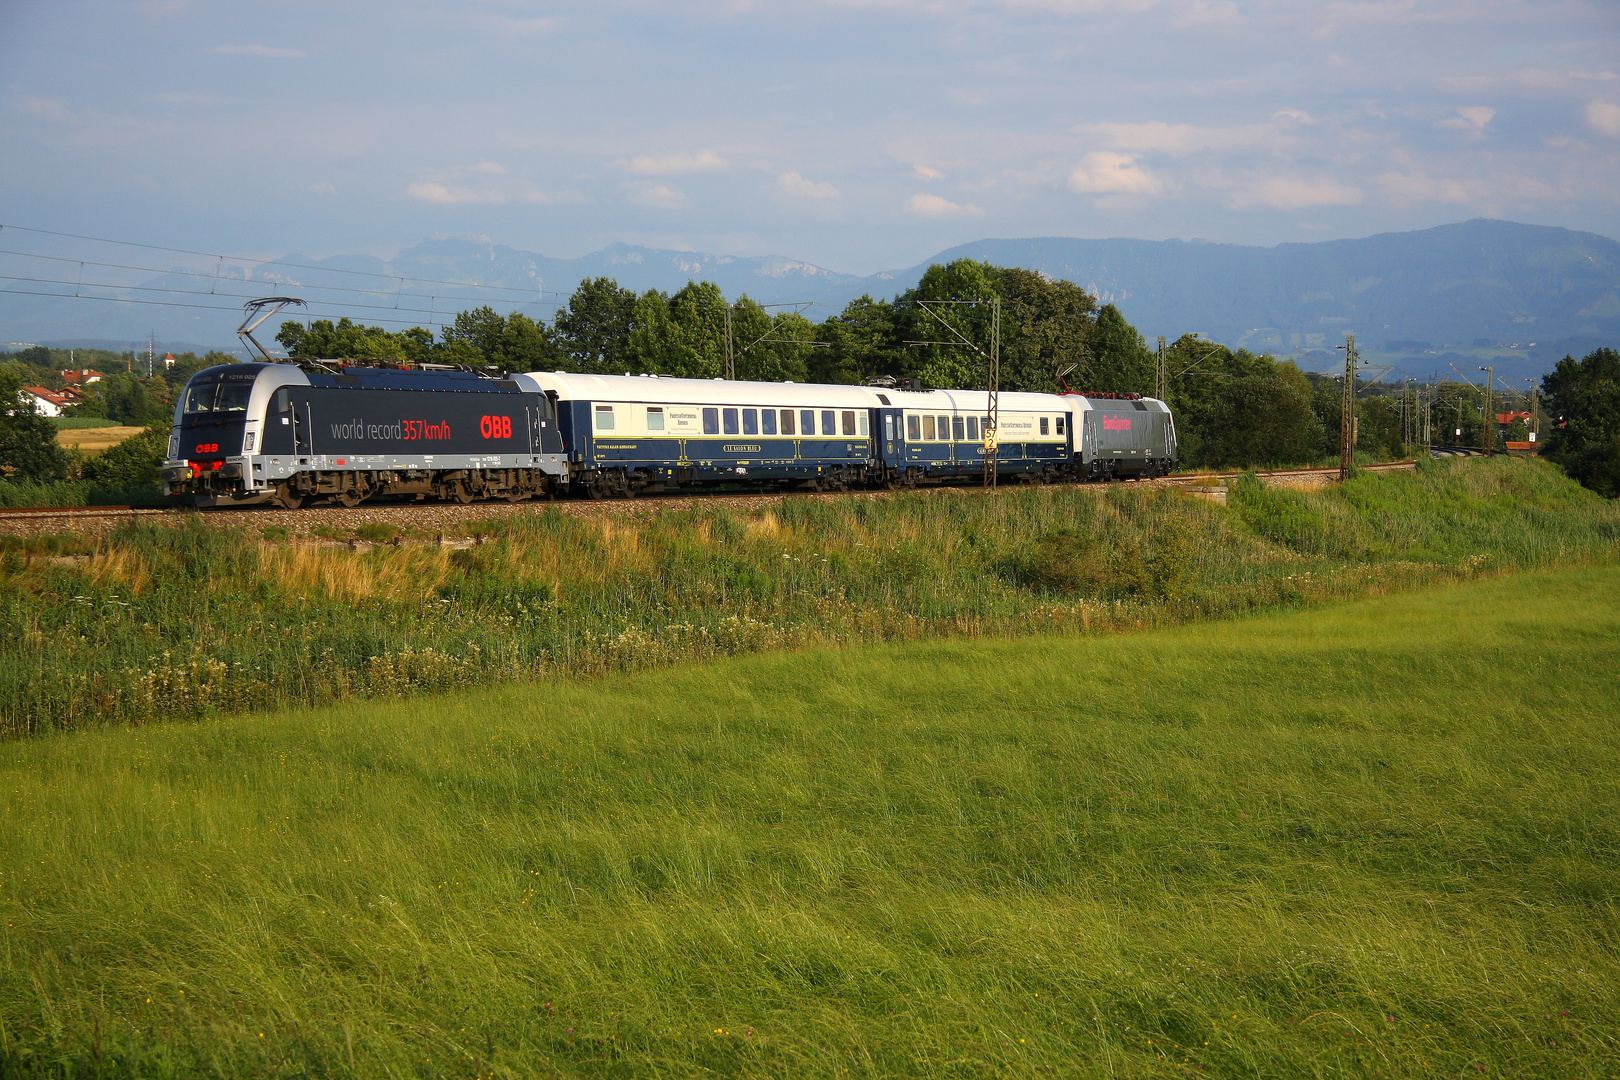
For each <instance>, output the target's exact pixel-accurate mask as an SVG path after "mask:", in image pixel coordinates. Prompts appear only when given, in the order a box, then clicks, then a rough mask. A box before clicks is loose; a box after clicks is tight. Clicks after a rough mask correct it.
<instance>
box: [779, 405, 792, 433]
mask: <svg viewBox="0 0 1620 1080" xmlns="http://www.w3.org/2000/svg"><path fill="white" fill-rule="evenodd" d="M782 434H784V435H792V434H793V410H792V409H783V410H782Z"/></svg>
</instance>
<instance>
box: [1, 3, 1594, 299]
mask: <svg viewBox="0 0 1620 1080" xmlns="http://www.w3.org/2000/svg"><path fill="white" fill-rule="evenodd" d="M1617 76H1620V4H1615V3H1613V2H1612V0H1606V2H1581V0H1561V2H1509V0H1467V2H1458V0H1432V2H1394V0H1372V2H1348V0H1347V2H1330V3H1302V2H1276V0H1266V2H1229V0H1162V2H1161V0H1119V2H1115V0H983V2H956V0H832V2H815V0H795V2H776V0H755V2H745V0H743V2H734V3H698V2H681V0H672V2H667V3H656V4H655V3H635V2H611V0H609V2H598V3H589V4H583V3H582V4H572V3H530V2H525V0H441V2H435V3H417V2H413V0H390V2H388V3H381V2H371V0H353V2H343V0H336V2H333V0H328V2H325V3H309V2H303V0H266V2H260V3H255V4H251V5H248V4H240V3H216V2H203V0H136V2H122V0H101V2H96V3H85V2H77V0H53V2H44V0H3V2H0V131H3V134H4V138H3V140H0V146H3V148H4V149H3V152H0V223H6V224H16V225H25V226H32V227H37V228H47V229H58V230H63V231H69V232H77V233H88V234H91V235H96V236H110V237H116V238H121V239H129V240H138V241H142V242H148V243H157V244H167V245H171V246H174V247H181V248H202V249H204V250H209V251H224V252H228V253H231V254H241V255H264V256H272V255H279V254H282V253H285V252H290V251H296V252H299V253H301V254H304V255H309V256H314V257H321V256H325V255H329V254H334V253H338V252H368V253H372V254H377V255H382V256H385V257H386V256H387V255H389V254H392V253H393V252H394V251H397V250H398V249H400V248H403V247H406V246H409V245H411V244H413V243H415V242H417V241H418V240H421V239H423V238H424V237H427V236H430V235H434V234H477V235H484V236H488V237H490V238H492V239H494V240H496V241H498V242H501V243H506V244H510V245H512V246H515V247H520V248H526V249H530V250H535V251H541V252H544V253H546V254H549V255H557V256H572V255H579V254H583V253H585V252H588V251H591V250H594V249H596V248H599V247H601V246H602V245H603V244H605V243H608V242H610V241H614V240H623V241H628V242H632V243H644V244H649V245H652V246H658V247H675V248H690V249H693V250H698V251H709V252H720V253H727V254H767V253H770V254H779V255H787V256H791V257H795V258H800V259H804V260H807V261H810V262H814V263H817V264H819V265H822V266H826V267H829V268H831V269H835V270H840V271H846V272H852V273H869V272H872V271H876V270H880V269H887V268H893V267H900V266H907V265H910V264H913V263H916V262H918V261H919V260H921V259H922V258H925V257H926V256H928V255H931V254H933V253H935V252H937V251H939V250H940V249H942V248H945V247H947V246H949V245H951V244H955V243H960V242H963V241H966V240H972V239H977V238H980V237H986V236H999V237H1016V236H1043V235H1062V236H1082V237H1102V236H1138V237H1145V238H1152V239H1157V238H1164V237H1183V238H1191V237H1203V238H1206V239H1211V240H1222V241H1233V242H1239V243H1251V244H1274V243H1279V242H1284V241H1310V240H1320V239H1329V238H1335V237H1351V236H1363V235H1367V234H1370V233H1375V232H1385V231H1394V230H1404V229H1410V228H1421V227H1425V226H1429V225H1435V224H1440V223H1443V222H1448V221H1458V220H1462V219H1465V218H1470V217H1476V216H1481V215H1484V216H1497V217H1506V218H1511V219H1513V220H1518V221H1527V222H1534V223H1540V224H1551V225H1564V226H1568V227H1571V228H1577V229H1587V230H1591V231H1594V232H1600V233H1604V234H1606V235H1609V236H1620V77H1617ZM0 246H3V245H0Z"/></svg>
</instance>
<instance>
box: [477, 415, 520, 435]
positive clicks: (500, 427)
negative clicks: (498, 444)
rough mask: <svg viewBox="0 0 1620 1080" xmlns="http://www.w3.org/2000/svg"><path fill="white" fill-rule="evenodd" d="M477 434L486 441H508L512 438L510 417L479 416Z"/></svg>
mask: <svg viewBox="0 0 1620 1080" xmlns="http://www.w3.org/2000/svg"><path fill="white" fill-rule="evenodd" d="M478 433H479V434H480V435H482V436H483V437H484V438H486V439H510V438H511V437H512V418H511V417H510V416H480V417H479V418H478Z"/></svg>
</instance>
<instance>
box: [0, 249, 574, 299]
mask: <svg viewBox="0 0 1620 1080" xmlns="http://www.w3.org/2000/svg"><path fill="white" fill-rule="evenodd" d="M0 255H15V256H18V257H20V258H24V259H42V260H48V261H50V262H62V263H72V264H76V265H78V266H80V267H84V266H99V267H102V268H103V269H108V270H135V271H139V272H141V273H147V274H172V275H174V276H176V277H192V278H206V279H208V280H209V281H211V282H214V283H216V284H217V283H219V282H220V281H222V280H224V281H229V280H231V279H228V278H226V279H221V278H220V276H219V271H218V269H217V268H216V270H215V271H214V272H213V273H205V272H203V271H200V270H185V269H182V268H179V267H173V268H169V269H164V268H162V267H157V266H134V265H131V264H129V263H110V262H97V261H96V260H94V259H75V258H72V257H71V256H66V255H42V254H39V253H38V252H33V251H13V250H11V249H9V248H0ZM222 258H223V256H222ZM259 265H263V264H259ZM305 269H310V270H315V271H318V272H320V273H325V272H327V271H326V268H325V267H306V268H305ZM13 280H31V279H23V278H16V279H13ZM40 280H44V279H40ZM240 280H241V281H242V282H243V283H247V282H250V281H252V280H253V279H251V278H246V277H244V278H241V279H240ZM388 280H390V281H395V282H398V283H399V285H398V287H397V288H393V289H364V288H360V287H357V286H356V287H348V286H342V285H313V284H307V283H303V282H298V283H296V284H298V285H299V287H300V288H305V289H322V290H325V291H328V292H352V293H358V294H360V295H361V296H397V295H399V294H400V292H401V291H402V290H403V288H404V284H405V282H407V281H412V282H419V283H421V284H423V285H444V284H449V285H455V286H456V287H457V288H465V289H502V290H506V289H510V286H506V285H475V284H472V283H470V282H441V281H438V280H436V279H433V278H413V277H404V276H401V275H399V274H391V275H388ZM105 287H106V288H115V289H134V288H139V286H135V285H109V286H105ZM513 291H519V292H522V293H524V295H526V296H533V297H542V296H562V295H564V294H562V293H560V292H557V291H556V290H554V289H538V290H536V289H521V290H513ZM209 294H210V295H215V294H214V290H213V288H210V289H209ZM423 295H427V294H425V293H424V294H423ZM465 299H474V298H473V297H466V298H465ZM527 304H551V305H553V306H561V304H560V302H559V301H556V300H540V299H535V300H529V301H526V302H525V304H523V305H520V306H526V305H527Z"/></svg>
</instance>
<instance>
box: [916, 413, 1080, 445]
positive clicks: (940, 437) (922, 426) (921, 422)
mask: <svg viewBox="0 0 1620 1080" xmlns="http://www.w3.org/2000/svg"><path fill="white" fill-rule="evenodd" d="M1052 419H1053V418H1051V417H1047V416H1043V417H1041V434H1042V435H1050V434H1052V433H1053V427H1052ZM1056 420H1057V428H1056V432H1057V434H1059V435H1061V434H1063V417H1061V416H1059V417H1057V418H1056ZM989 427H990V418H989V417H988V416H908V417H906V438H907V439H908V440H909V441H911V442H964V441H966V442H978V441H979V432H980V430H981V429H988V428H989Z"/></svg>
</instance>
